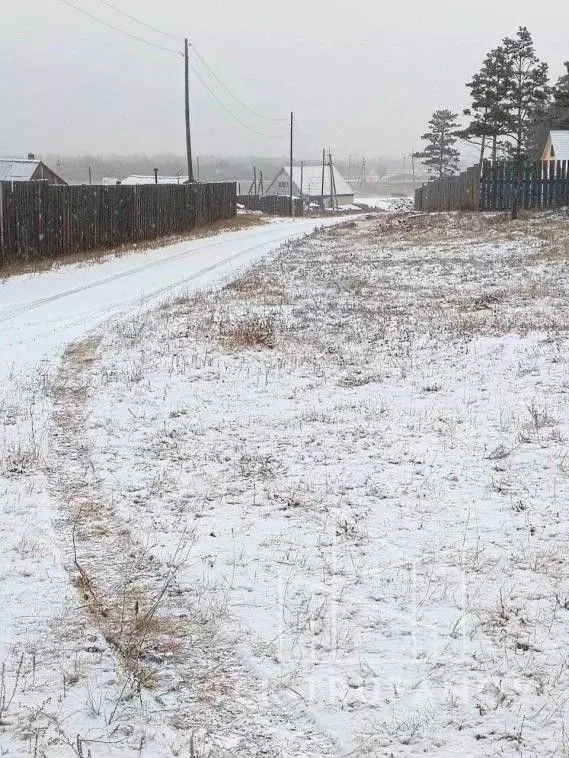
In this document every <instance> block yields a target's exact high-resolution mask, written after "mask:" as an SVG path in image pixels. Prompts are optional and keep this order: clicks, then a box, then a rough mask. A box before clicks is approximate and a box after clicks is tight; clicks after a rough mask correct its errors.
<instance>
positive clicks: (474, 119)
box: [459, 47, 508, 164]
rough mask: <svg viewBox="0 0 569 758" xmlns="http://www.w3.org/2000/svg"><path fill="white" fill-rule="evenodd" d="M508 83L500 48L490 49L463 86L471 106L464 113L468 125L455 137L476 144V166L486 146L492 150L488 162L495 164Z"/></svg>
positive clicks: (504, 119)
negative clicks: (477, 68) (478, 156)
mask: <svg viewBox="0 0 569 758" xmlns="http://www.w3.org/2000/svg"><path fill="white" fill-rule="evenodd" d="M507 82H508V66H507V60H506V56H505V51H504V48H503V47H497V48H495V49H494V50H491V51H490V52H489V53H488V55H487V56H486V58H485V59H484V63H483V64H482V68H481V69H480V71H479V72H478V73H476V74H475V75H474V76H473V77H472V80H471V81H470V82H468V83H467V85H466V86H467V87H468V88H469V89H470V96H471V98H472V105H471V107H470V108H467V109H466V110H465V111H464V115H465V116H469V117H470V118H471V121H470V123H469V124H468V126H467V127H466V128H465V129H463V130H462V131H461V132H460V133H459V136H460V137H461V138H462V139H465V140H467V141H469V142H472V141H476V142H477V143H478V144H479V145H480V163H481V164H482V163H483V161H484V158H485V155H486V149H487V147H488V144H490V145H491V148H492V160H493V161H496V157H497V153H498V148H499V140H500V137H502V136H503V135H504V131H505V128H506V113H505V110H504V100H505V97H506V91H507Z"/></svg>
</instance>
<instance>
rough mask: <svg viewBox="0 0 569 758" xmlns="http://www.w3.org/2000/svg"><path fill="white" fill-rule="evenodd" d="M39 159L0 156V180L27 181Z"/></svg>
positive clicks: (29, 179) (30, 177) (38, 163)
mask: <svg viewBox="0 0 569 758" xmlns="http://www.w3.org/2000/svg"><path fill="white" fill-rule="evenodd" d="M39 165H40V161H37V160H33V161H32V160H18V159H12V158H0V182H29V181H31V179H32V176H33V175H34V173H35V171H36V169H37V167H38V166H39Z"/></svg>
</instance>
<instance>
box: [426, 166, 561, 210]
mask: <svg viewBox="0 0 569 758" xmlns="http://www.w3.org/2000/svg"><path fill="white" fill-rule="evenodd" d="M516 190H518V199H519V208H525V209H526V210H540V209H548V208H562V207H565V206H569V161H547V162H545V163H543V162H541V161H538V162H528V163H526V164H525V165H524V166H523V169H522V170H521V171H520V172H517V171H516V169H515V165H514V164H513V163H512V162H504V163H495V164H493V165H492V164H490V163H485V164H484V166H483V169H482V171H481V170H480V168H479V167H478V166H476V167H474V168H471V169H468V170H467V171H466V172H464V173H463V174H460V175H458V176H451V177H445V178H443V179H438V180H435V181H432V182H429V183H428V184H424V185H423V186H422V187H421V188H420V189H418V190H416V192H415V209H416V210H418V211H426V212H429V211H431V212H432V211H462V210H480V211H510V210H512V205H513V202H514V195H515V192H516Z"/></svg>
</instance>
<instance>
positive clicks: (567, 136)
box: [551, 130, 569, 161]
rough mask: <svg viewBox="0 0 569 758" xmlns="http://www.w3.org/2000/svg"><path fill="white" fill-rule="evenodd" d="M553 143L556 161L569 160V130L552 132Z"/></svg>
mask: <svg viewBox="0 0 569 758" xmlns="http://www.w3.org/2000/svg"><path fill="white" fill-rule="evenodd" d="M551 143H552V145H553V151H554V154H555V160H556V161H569V130H566V131H561V130H554V131H552V132H551Z"/></svg>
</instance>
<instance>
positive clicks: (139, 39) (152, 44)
mask: <svg viewBox="0 0 569 758" xmlns="http://www.w3.org/2000/svg"><path fill="white" fill-rule="evenodd" d="M59 2H61V3H63V4H64V5H67V6H68V7H69V8H73V10H76V11H78V12H79V13H82V14H83V15H84V16H87V17H88V18H90V19H92V20H93V21H96V22H97V23H99V24H102V25H103V26H106V27H108V28H109V29H112V30H113V31H115V32H119V34H123V35H125V36H126V37H129V38H130V39H133V40H136V41H137V42H142V43H144V44H145V45H149V46H150V47H154V48H156V49H158V50H162V51H164V52H167V53H172V54H174V55H181V56H182V57H183V55H184V54H183V53H182V52H180V51H177V50H173V49H172V48H170V47H165V46H163V45H159V44H156V43H155V42H150V40H147V39H144V38H143V37H139V36H138V35H136V34H131V32H127V31H125V30H124V29H120V28H119V27H117V26H114V25H113V24H111V23H109V22H108V21H104V20H103V19H102V18H99V17H98V16H95V15H93V14H92V13H89V12H88V11H86V10H84V9H83V8H79V7H78V6H77V5H74V4H73V3H72V2H70V0H59ZM101 2H104V4H105V5H108V6H109V7H112V8H113V10H116V11H118V12H119V13H123V15H127V14H126V13H124V12H123V11H121V10H120V9H119V8H115V7H114V6H112V5H111V4H110V3H108V2H107V0H101ZM129 17H130V18H131V19H132V20H133V21H136V22H137V23H141V24H143V25H144V26H147V27H148V28H151V29H152V30H153V31H158V29H154V27H150V26H149V25H147V24H144V23H143V22H141V21H139V20H138V19H136V18H135V17H134V16H132V17H131V16H129ZM159 33H160V34H162V32H159ZM167 36H172V35H167ZM173 39H176V38H173ZM192 49H194V52H196V55H197V51H196V50H195V48H193V46H192ZM199 57H200V60H201V61H202V63H203V65H204V66H206V68H208V70H209V71H210V73H211V74H212V75H213V76H214V77H215V78H216V80H217V81H218V82H219V83H220V84H221V85H222V86H223V87H224V89H227V91H228V92H229V93H230V94H232V93H231V92H230V90H229V89H228V88H227V87H225V85H223V84H222V83H221V81H220V80H219V79H217V77H216V76H215V74H214V73H213V71H212V70H211V69H209V66H208V65H207V64H206V63H205V61H204V60H203V59H202V58H201V56H199ZM190 68H191V70H192V71H193V73H194V74H195V76H196V77H197V79H198V80H199V81H200V83H201V84H202V86H203V87H204V88H205V89H206V90H207V91H208V92H209V94H210V95H211V96H212V97H213V98H214V99H215V100H216V101H217V102H218V103H219V105H221V107H222V108H223V109H224V110H225V111H226V112H227V113H228V114H229V115H230V116H231V117H232V118H233V119H234V120H235V121H237V123H239V124H241V126H243V127H244V128H245V129H248V130H249V131H251V132H253V133H254V134H257V135H258V136H260V137H265V138H267V139H281V136H280V135H276V134H266V133H265V132H261V131H259V130H258V129H255V128H254V127H252V126H249V124H247V123H246V122H245V121H243V120H242V119H241V118H239V116H237V115H236V114H235V113H234V112H233V111H232V110H231V109H230V108H229V107H228V106H227V105H226V104H225V103H224V102H223V100H221V99H220V98H219V97H218V96H217V94H216V93H215V92H214V91H213V90H212V88H211V87H210V86H209V85H208V84H207V82H206V81H205V80H204V79H203V77H202V76H201V74H200V73H199V71H198V70H197V69H196V68H195V66H193V65H192V64H190ZM232 96H233V97H235V99H237V102H241V101H239V99H238V98H236V96H234V95H232ZM241 104H242V105H243V106H244V107H245V108H247V110H251V109H250V108H248V106H245V104H244V103H241ZM252 112H253V113H254V111H252ZM257 115H258V114H257ZM261 118H264V117H261ZM268 120H273V119H268ZM274 120H275V121H276V120H279V121H280V120H281V119H274ZM285 120H287V119H285Z"/></svg>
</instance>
